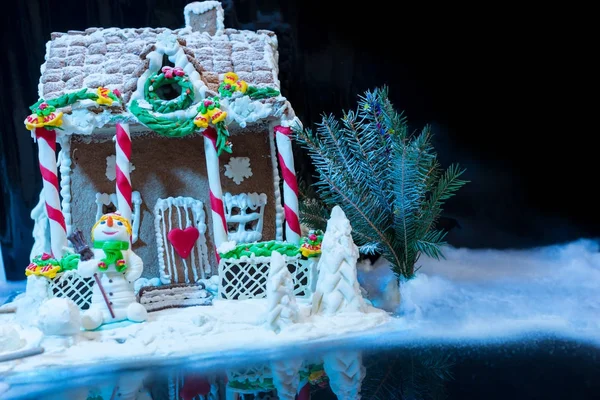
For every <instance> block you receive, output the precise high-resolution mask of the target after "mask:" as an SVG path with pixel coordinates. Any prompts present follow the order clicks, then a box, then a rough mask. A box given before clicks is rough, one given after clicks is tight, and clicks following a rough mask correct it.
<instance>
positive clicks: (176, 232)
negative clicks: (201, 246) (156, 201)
mask: <svg viewBox="0 0 600 400" xmlns="http://www.w3.org/2000/svg"><path fill="white" fill-rule="evenodd" d="M199 236H200V232H198V229H197V228H195V227H193V226H188V227H187V228H185V229H184V230H181V229H179V228H175V229H171V231H170V232H169V234H168V235H167V238H168V239H169V242H171V244H172V245H173V248H174V249H175V251H176V252H177V254H179V257H181V258H187V256H189V255H190V252H191V251H192V249H193V248H194V244H195V243H196V240H198V237H199Z"/></svg>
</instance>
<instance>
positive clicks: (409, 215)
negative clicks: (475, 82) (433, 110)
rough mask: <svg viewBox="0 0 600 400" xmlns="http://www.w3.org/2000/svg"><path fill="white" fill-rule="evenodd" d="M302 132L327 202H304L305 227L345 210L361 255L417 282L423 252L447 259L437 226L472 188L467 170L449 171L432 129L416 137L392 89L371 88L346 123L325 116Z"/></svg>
mask: <svg viewBox="0 0 600 400" xmlns="http://www.w3.org/2000/svg"><path fill="white" fill-rule="evenodd" d="M295 134H296V139H297V141H298V142H299V143H300V144H301V145H302V146H303V147H304V148H305V149H307V150H308V154H309V156H310V157H311V159H312V161H313V165H314V166H315V169H316V171H317V174H316V176H315V178H316V181H315V184H314V186H313V187H314V189H315V191H316V194H317V195H318V196H319V197H320V198H321V199H322V202H323V205H324V207H322V208H321V209H318V208H316V207H313V206H314V204H313V205H312V206H311V204H309V203H306V204H304V205H302V204H301V207H302V208H303V209H304V211H305V212H304V214H305V215H304V216H302V215H301V220H302V221H303V223H304V222H309V221H310V223H311V224H314V225H317V224H323V223H324V219H326V217H325V215H324V212H323V209H328V208H330V207H333V206H335V205H339V206H340V207H341V208H342V209H343V210H344V212H345V213H346V216H347V217H348V219H349V220H350V221H351V223H352V234H353V238H354V240H355V242H356V243H357V245H359V246H360V250H361V252H363V253H369V254H373V253H379V254H381V255H382V256H383V257H385V258H386V259H387V260H388V261H389V262H390V264H391V268H392V270H393V271H394V273H395V274H396V275H397V276H398V277H401V276H404V277H406V278H410V277H412V276H413V275H414V273H415V264H416V263H417V261H418V260H419V257H420V256H421V254H425V255H427V256H429V257H433V258H437V259H439V258H442V257H443V254H442V251H441V247H442V245H444V244H445V243H444V238H445V235H446V233H445V232H443V231H441V230H436V229H434V228H435V224H436V222H437V220H438V218H439V216H440V214H441V210H442V206H443V204H444V203H445V201H446V200H447V199H449V198H450V197H451V196H453V195H454V194H455V193H456V191H457V190H458V189H459V188H460V187H462V186H463V185H464V184H465V183H467V182H466V181H464V180H461V179H460V176H461V174H462V173H463V172H464V171H462V170H459V169H458V167H456V166H454V165H453V166H450V167H449V168H448V170H446V171H444V172H442V170H441V167H440V164H439V162H438V160H437V155H436V153H435V151H434V149H433V146H432V145H431V136H432V135H431V130H430V127H429V126H426V127H425V128H424V129H423V130H422V131H421V132H420V133H419V134H413V135H409V134H408V128H407V123H406V118H405V117H404V116H403V114H402V113H400V112H397V111H396V110H395V109H394V107H393V105H392V103H391V102H390V100H389V98H388V92H387V88H386V87H384V88H382V89H376V90H374V91H367V92H366V93H365V94H364V96H361V97H360V98H359V104H358V108H357V110H356V112H354V111H349V112H344V113H343V117H342V118H341V121H338V120H336V119H335V118H334V117H333V116H332V115H329V116H326V115H324V116H323V120H322V122H321V123H320V124H317V130H316V132H313V131H311V130H310V129H304V130H302V129H300V128H297V129H296V130H295ZM301 211H302V210H301ZM301 214H303V213H301Z"/></svg>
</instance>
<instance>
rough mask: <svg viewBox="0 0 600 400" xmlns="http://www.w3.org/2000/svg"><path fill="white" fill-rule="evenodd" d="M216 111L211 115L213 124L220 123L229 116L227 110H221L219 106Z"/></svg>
mask: <svg viewBox="0 0 600 400" xmlns="http://www.w3.org/2000/svg"><path fill="white" fill-rule="evenodd" d="M212 111H214V112H213V113H212V115H211V118H212V120H211V122H212V123H213V124H216V123H219V122H221V121H223V120H224V119H225V118H226V117H227V113H226V112H225V111H221V110H219V109H218V108H215V109H214V110H212Z"/></svg>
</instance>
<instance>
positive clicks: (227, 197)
mask: <svg viewBox="0 0 600 400" xmlns="http://www.w3.org/2000/svg"><path fill="white" fill-rule="evenodd" d="M223 204H224V206H225V220H226V221H227V223H237V224H238V227H237V231H235V232H227V239H228V240H229V241H233V242H237V243H252V242H258V241H259V240H261V239H262V228H263V220H264V213H265V205H266V204H267V195H266V194H264V193H261V194H258V193H240V194H237V195H232V194H231V193H225V194H224V195H223ZM234 207H237V208H239V209H240V213H239V214H236V215H231V212H232V210H233V208H234ZM256 220H258V222H257V224H256V227H255V228H254V229H253V230H251V231H247V230H246V224H247V223H249V222H252V221H256Z"/></svg>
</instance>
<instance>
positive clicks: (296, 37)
mask: <svg viewBox="0 0 600 400" xmlns="http://www.w3.org/2000/svg"><path fill="white" fill-rule="evenodd" d="M188 2H189V1H186V0H170V1H169V0H147V1H136V0H104V1H102V0H86V1H83V0H78V1H74V0H62V1H53V0H52V1H46V0H23V1H13V2H9V3H6V4H5V5H4V6H3V7H4V8H3V9H2V10H1V17H0V18H2V28H1V29H2V35H3V37H2V41H1V43H2V51H1V54H2V57H3V61H2V63H1V64H0V65H1V68H0V88H1V89H2V93H1V95H0V107H1V116H2V123H1V124H0V154H1V155H0V157H1V158H0V185H1V191H0V241H1V243H2V252H3V256H4V262H5V266H6V268H7V269H8V271H7V273H8V278H9V279H22V278H24V276H23V275H22V268H23V267H24V266H25V265H26V264H27V262H28V255H29V250H30V247H31V245H32V238H31V229H32V226H33V223H32V221H31V219H30V218H29V212H30V210H31V209H32V208H33V207H34V205H35V204H36V202H37V200H38V195H39V191H40V188H41V177H40V175H39V169H38V166H37V157H36V154H37V153H36V148H35V145H34V143H33V141H32V140H31V138H30V136H29V132H28V131H27V130H26V129H25V127H24V125H23V119H24V118H25V116H26V115H27V114H28V108H27V107H28V106H29V105H31V104H33V103H34V102H35V101H36V100H37V83H38V80H39V74H40V72H39V67H40V65H41V64H42V63H43V61H44V53H45V43H46V42H47V41H48V40H49V39H50V33H51V32H53V31H59V32H66V31H67V30H70V29H74V30H84V29H85V28H88V27H95V26H101V27H111V26H117V27H123V28H126V27H146V26H150V27H162V26H165V27H169V28H173V29H174V28H179V27H182V26H183V25H184V19H183V7H184V6H185V4H187V3H188ZM222 3H223V7H224V8H225V10H226V11H225V26H226V27H232V28H238V29H252V30H255V29H270V30H273V31H275V32H276V33H277V35H278V39H279V53H280V79H281V89H282V92H283V95H284V96H286V97H287V98H288V99H289V100H290V101H291V103H292V105H293V107H294V108H295V111H296V114H297V115H298V116H299V117H300V118H301V120H302V121H303V123H304V125H305V126H311V125H312V124H313V123H315V122H316V121H318V120H319V118H320V115H321V113H323V112H326V113H336V114H338V115H339V114H340V112H341V110H342V109H348V108H352V107H354V105H355V100H356V96H357V95H358V94H361V93H362V92H364V91H365V90H367V89H372V88H375V87H377V86H382V85H384V84H385V85H388V86H389V88H390V97H391V99H392V101H393V102H394V104H395V105H396V106H397V108H398V109H400V110H404V111H405V112H406V115H407V117H408V118H409V121H410V124H411V126H412V128H414V129H420V128H421V127H422V126H423V125H424V124H432V126H433V131H434V133H435V135H436V136H435V141H434V144H435V146H436V149H437V151H438V153H439V157H440V160H441V161H442V162H443V164H444V165H446V166H447V165H449V164H450V163H452V162H458V163H460V164H461V165H462V166H463V167H466V168H467V173H466V178H467V179H468V180H470V181H471V183H470V184H469V185H467V186H466V187H465V188H463V189H462V190H461V191H460V193H459V195H458V196H457V197H455V198H453V199H452V200H451V201H450V202H449V203H448V204H447V206H446V208H445V210H446V215H447V216H448V217H450V218H454V219H455V220H456V221H457V222H458V224H459V227H457V228H456V229H453V230H452V231H451V233H450V235H449V237H448V239H449V242H450V243H451V244H453V245H455V246H466V247H472V248H524V247H532V246H540V245H546V244H555V243H561V242H566V241H570V240H575V239H579V238H582V237H596V236H600V235H599V234H600V216H599V213H598V212H597V210H596V208H597V203H598V200H597V197H596V196H595V195H594V193H595V190H596V186H597V178H596V177H597V172H596V171H597V170H598V168H599V167H598V163H597V158H598V157H597V152H596V146H595V137H596V134H597V132H598V128H597V125H595V122H596V121H595V118H594V117H595V115H596V113H597V111H595V109H594V108H593V107H594V105H595V103H597V94H596V91H595V90H592V87H593V86H592V82H593V79H592V78H591V76H593V74H591V73H590V72H592V71H594V67H593V66H592V64H591V61H592V59H593V58H594V57H595V56H594V54H593V49H594V47H593V46H589V45H590V44H592V43H591V42H592V39H591V37H592V28H591V26H592V25H591V24H590V23H589V21H587V15H591V14H590V12H589V10H585V9H568V10H567V9H565V8H564V6H562V5H561V6H557V8H556V9H553V8H550V6H549V5H547V4H546V5H544V8H534V7H533V6H528V7H527V8H526V7H524V6H522V5H520V6H518V5H514V6H513V5H510V4H509V3H506V2H503V3H501V5H494V4H492V3H489V4H488V3H486V4H485V6H483V5H481V6H480V5H477V3H473V5H471V6H457V5H455V4H452V5H451V6H446V7H445V8H441V7H439V6H434V5H432V4H429V3H427V4H426V5H423V6H418V5H415V4H410V3H401V2H388V3H386V2H361V3H357V5H356V6H354V5H350V3H348V2H346V3H342V2H327V1H322V0H321V1H314V0H289V1H281V2H278V1H272V0H271V1H270V0H263V1H261V0H237V1H231V0H224V1H222ZM521 4H522V3H521ZM590 18H591V16H590ZM306 162H308V160H307V159H297V160H296V165H297V166H298V165H300V164H301V163H306Z"/></svg>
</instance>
